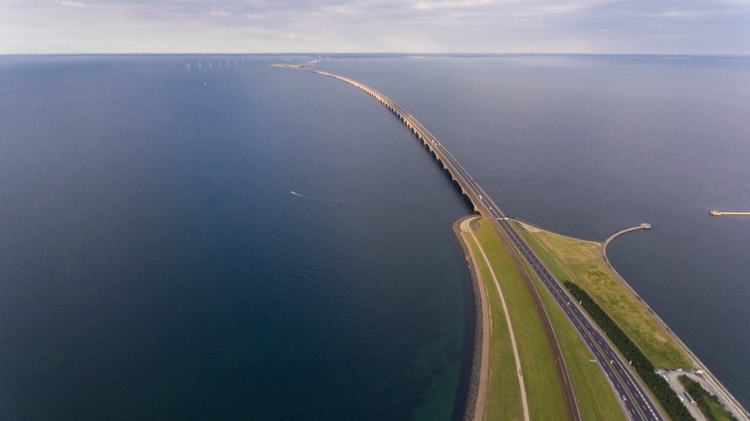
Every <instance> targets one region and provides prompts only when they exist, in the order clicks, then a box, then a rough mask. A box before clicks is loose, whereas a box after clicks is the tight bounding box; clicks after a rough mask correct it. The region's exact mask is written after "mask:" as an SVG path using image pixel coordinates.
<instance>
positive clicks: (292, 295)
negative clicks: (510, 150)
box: [0, 57, 473, 420]
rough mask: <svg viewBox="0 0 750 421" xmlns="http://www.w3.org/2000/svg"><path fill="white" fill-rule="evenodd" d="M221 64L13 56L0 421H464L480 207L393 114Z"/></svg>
mask: <svg viewBox="0 0 750 421" xmlns="http://www.w3.org/2000/svg"><path fill="white" fill-rule="evenodd" d="M221 59H223V60H227V58H226V57H201V58H196V57H187V58H181V57H51V58H47V57H31V58H26V57H22V58H12V57H10V58H3V59H2V64H1V65H0V69H1V70H0V72H1V73H2V74H1V75H0V80H2V81H3V82H2V91H1V93H0V116H2V117H0V121H1V122H2V124H1V125H0V338H1V339H0V418H2V419H4V420H27V419H39V420H52V419H69V420H81V419H159V420H163V419H196V420H197V419H200V420H204V419H238V420H239V419H242V420H247V419H258V420H260V419H267V420H271V419H277V420H287V419H288V420H304V419H309V420H320V419H332V420H333V419H340V420H351V419H372V420H385V419H394V420H395V419H404V420H405V419H423V420H432V419H445V420H449V419H451V418H452V417H453V416H454V412H456V413H457V412H460V410H461V405H460V402H462V401H463V396H462V395H461V388H459V387H458V386H459V384H460V383H465V381H463V382H460V381H459V380H460V378H461V375H462V372H461V370H462V368H463V369H466V368H467V367H466V364H465V360H466V358H467V357H468V356H469V352H470V351H471V350H470V348H469V347H467V346H466V345H465V339H466V338H467V335H468V338H469V339H470V338H471V337H472V332H473V326H472V325H471V324H470V322H472V319H469V318H467V317H466V313H467V312H468V313H469V314H471V312H472V311H473V309H472V307H471V305H472V304H471V302H470V301H469V302H468V304H467V300H468V299H470V295H469V294H470V290H468V288H469V284H468V278H467V272H466V268H465V263H464V261H463V258H462V256H461V252H460V249H459V248H458V246H457V244H456V241H455V238H454V237H453V234H452V232H451V230H450V225H451V223H452V222H453V220H455V219H457V218H459V217H461V216H462V215H465V214H467V213H468V209H467V207H466V205H465V204H464V202H463V201H462V200H461V199H460V197H459V196H458V195H456V194H455V192H454V189H453V187H452V185H451V184H450V182H449V180H447V179H446V177H444V176H442V173H441V172H440V170H439V169H438V168H437V167H436V165H435V164H434V163H433V162H432V161H431V158H430V156H429V155H428V154H427V153H425V152H424V149H422V148H421V147H420V146H419V145H418V143H417V142H416V141H414V140H413V139H412V138H411V137H410V136H409V134H408V132H406V131H405V130H403V127H402V126H401V125H400V123H399V122H398V120H396V119H394V118H392V117H391V116H390V115H388V113H386V112H383V109H382V107H380V106H379V105H378V104H377V103H376V102H375V101H367V100H363V98H362V97H361V95H360V93H359V92H358V91H356V90H354V89H349V88H348V87H347V86H345V85H344V84H333V85H332V84H330V83H329V81H328V80H326V79H324V78H321V77H316V76H315V75H313V74H310V73H302V72H294V71H290V70H282V69H276V68H271V67H269V65H270V64H271V63H273V62H275V61H279V60H281V59H280V58H273V59H269V58H258V57H242V58H239V59H245V65H244V66H243V65H242V64H241V62H240V63H239V64H238V65H236V66H235V64H234V59H235V58H234V57H231V60H232V61H231V63H230V64H231V67H227V64H226V61H224V63H223V65H222V67H221V68H219V67H218V62H219V60H221ZM303 59H304V60H306V59H307V58H295V60H303ZM199 60H201V61H202V64H203V66H206V65H207V62H208V61H209V60H210V61H212V63H213V69H211V71H207V70H206V69H205V67H203V66H202V67H203V69H202V70H203V71H202V72H198V71H196V69H195V68H193V69H192V70H191V71H187V69H186V68H185V64H186V63H187V62H188V61H190V62H191V63H192V64H193V65H194V66H195V65H197V62H198V61H199ZM292 191H294V192H296V193H299V194H292V193H291V192H292ZM464 375H465V373H464ZM457 403H458V405H457Z"/></svg>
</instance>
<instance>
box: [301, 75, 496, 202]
mask: <svg viewBox="0 0 750 421" xmlns="http://www.w3.org/2000/svg"><path fill="white" fill-rule="evenodd" d="M308 72H312V73H317V74H320V75H323V76H328V77H332V78H334V79H338V80H340V81H342V82H346V83H348V84H350V85H352V86H355V87H357V88H359V89H361V90H362V91H364V92H366V93H367V94H368V95H370V96H372V97H373V98H375V99H377V100H378V101H379V102H380V103H381V104H383V105H385V106H386V108H388V109H389V110H390V111H391V112H393V114H395V115H396V117H398V118H399V119H401V121H403V122H404V124H406V127H408V128H409V130H410V131H411V132H412V133H414V135H415V136H416V137H417V138H418V139H419V141H420V142H422V144H423V145H425V146H426V147H427V148H429V150H430V152H431V153H432V154H433V155H434V156H435V159H436V160H437V161H438V163H439V164H440V165H442V167H443V168H444V169H445V170H447V171H448V173H450V175H451V178H452V179H453V181H455V182H456V183H457V184H458V186H459V187H460V188H461V193H463V194H464V195H466V197H468V198H469V200H471V203H472V204H473V205H474V211H476V212H481V210H482V208H481V205H480V203H481V202H482V201H483V199H484V198H487V199H488V200H489V197H488V196H487V194H486V193H485V192H484V190H482V188H481V187H479V184H477V183H476V182H475V181H474V179H473V178H471V176H470V175H469V173H467V172H466V170H464V168H463V167H462V166H461V164H459V163H458V161H456V159H455V158H453V156H452V155H451V154H450V152H448V150H447V149H445V147H444V146H443V145H442V144H441V143H440V142H439V141H438V140H437V138H436V137H435V136H433V135H432V133H430V131H429V130H427V129H426V128H425V127H424V126H423V125H422V123H420V122H419V121H417V119H416V118H414V117H412V115H411V114H409V113H408V112H406V110H404V109H403V108H401V107H400V106H399V105H398V104H396V103H395V102H393V100H391V99H390V98H388V97H387V96H385V95H383V94H381V93H380V92H378V91H376V90H374V89H372V88H370V87H369V86H366V85H363V84H361V83H359V82H357V81H354V80H351V79H347V78H345V77H342V76H338V75H334V74H332V73H326V72H320V71H317V70H308ZM493 204H494V203H493ZM495 209H497V207H495ZM498 210H499V209H498ZM502 216H503V217H505V215H502Z"/></svg>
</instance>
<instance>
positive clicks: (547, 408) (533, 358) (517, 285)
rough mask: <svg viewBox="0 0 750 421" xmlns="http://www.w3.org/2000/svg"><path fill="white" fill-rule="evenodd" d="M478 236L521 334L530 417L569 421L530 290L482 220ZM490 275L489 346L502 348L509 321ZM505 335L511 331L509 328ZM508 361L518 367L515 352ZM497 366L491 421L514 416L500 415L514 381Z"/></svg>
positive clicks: (491, 389) (495, 363)
mask: <svg viewBox="0 0 750 421" xmlns="http://www.w3.org/2000/svg"><path fill="white" fill-rule="evenodd" d="M476 236H477V238H478V240H479V242H480V244H481V246H482V248H483V249H484V250H485V253H486V254H487V258H488V259H489V260H490V264H491V265H492V267H493V270H494V271H495V275H496V276H497V277H498V282H499V284H500V288H502V290H503V294H504V295H505V300H506V303H507V305H508V312H509V314H510V318H511V323H512V324H513V330H514V332H515V335H516V343H517V346H518V352H519V355H520V359H521V367H522V370H523V377H524V382H525V384H526V395H527V400H528V404H529V415H530V416H531V419H543V420H566V419H567V413H566V409H565V402H564V400H563V396H562V390H561V386H560V381H559V379H558V376H557V371H556V369H555V364H554V361H553V359H552V353H551V351H550V349H549V345H548V343H547V338H546V336H545V334H544V330H543V329H542V323H541V321H540V320H539V316H538V315H537V312H536V309H535V308H534V303H533V301H532V299H531V296H530V294H529V291H528V289H527V288H526V286H525V284H524V282H523V279H522V278H521V275H520V274H519V273H518V270H517V268H516V266H515V264H514V263H513V261H512V260H511V257H510V255H509V254H508V252H507V251H506V249H505V247H504V246H503V244H502V242H501V240H500V238H499V237H498V236H497V234H496V233H495V232H494V231H493V230H492V229H491V228H490V227H489V224H488V223H487V222H486V221H484V220H482V226H481V228H480V229H479V230H478V231H477V232H476ZM472 247H475V245H472ZM474 252H475V255H476V253H478V251H477V250H476V249H475V250H474ZM480 256H481V254H480ZM483 276H484V274H483ZM487 276H488V277H487V278H484V283H485V287H486V289H487V293H488V301H489V302H490V308H491V309H492V316H491V317H492V319H493V321H492V329H493V342H492V343H491V345H490V346H491V347H492V348H493V349H495V350H497V349H498V346H499V344H498V343H497V342H495V338H494V332H495V331H496V330H497V329H499V328H500V326H499V325H500V324H501V323H504V322H503V319H502V317H501V318H498V317H497V316H498V313H499V315H500V316H502V313H503V310H502V304H501V303H500V298H499V294H498V292H497V290H496V288H495V285H494V282H493V281H492V278H491V277H490V275H489V274H488V275H487ZM505 331H506V332H507V329H505ZM510 352H512V351H510ZM492 353H494V351H492ZM493 358H494V355H493ZM504 361H505V364H513V366H515V365H514V363H513V358H512V354H511V355H510V357H508V355H507V354H505V355H504ZM498 364H502V362H501V360H491V362H490V369H491V370H492V373H493V378H491V380H490V385H489V392H488V397H487V399H488V403H487V406H486V408H487V412H486V413H487V418H486V419H503V420H504V419H509V418H507V417H506V414H504V413H503V412H501V411H500V409H501V407H502V405H501V402H499V401H497V399H498V398H499V396H498V395H499V394H502V393H506V392H507V390H508V387H510V386H508V385H509V384H511V383H510V382H509V378H507V377H504V378H495V377H494V375H495V372H496V370H498V369H501V367H500V366H499V365H498ZM503 382H505V383H503ZM512 384H514V385H515V386H514V387H516V388H518V381H517V380H516V381H514V382H512ZM588 419H595V418H588Z"/></svg>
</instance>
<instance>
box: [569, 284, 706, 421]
mask: <svg viewBox="0 0 750 421" xmlns="http://www.w3.org/2000/svg"><path fill="white" fill-rule="evenodd" d="M565 288H567V289H568V291H570V293H571V294H573V297H575V298H576V300H578V301H579V302H580V303H581V306H582V307H583V309H584V310H586V312H587V313H588V314H589V315H590V316H591V318H592V319H594V321H595V322H596V324H598V325H599V327H600V328H601V329H602V330H603V331H604V333H605V334H606V335H607V337H609V339H610V340H611V341H612V343H613V344H615V346H616V347H617V349H619V350H620V353H622V355H623V356H624V357H625V359H627V360H629V361H630V364H631V365H632V366H633V367H634V368H635V371H636V372H637V373H638V375H640V376H641V378H642V379H643V381H644V382H645V383H646V386H648V388H649V389H651V391H652V392H653V394H654V396H656V399H658V400H659V403H661V406H662V407H663V408H664V410H665V411H666V412H667V415H669V417H670V418H671V419H672V420H673V421H695V418H694V417H693V416H692V415H691V414H690V412H689V411H688V409H687V408H686V407H685V405H683V404H682V402H680V400H679V398H677V393H675V391H674V390H672V388H671V387H669V383H667V381H666V380H664V378H663V377H661V376H660V375H658V374H656V372H655V369H654V365H653V364H651V361H649V360H648V358H646V356H645V355H644V354H643V351H641V349H640V348H638V347H637V346H636V345H635V343H633V341H632V340H630V338H629V337H628V335H626V334H625V332H623V331H622V329H620V326H618V325H617V323H615V321H614V320H612V318H610V317H609V315H608V314H607V313H606V312H605V311H604V310H602V308H601V307H599V304H597V303H596V302H595V301H594V300H593V299H592V298H591V297H590V296H589V294H588V293H586V291H584V290H582V289H581V288H580V287H579V286H578V285H576V284H574V283H572V282H570V281H565Z"/></svg>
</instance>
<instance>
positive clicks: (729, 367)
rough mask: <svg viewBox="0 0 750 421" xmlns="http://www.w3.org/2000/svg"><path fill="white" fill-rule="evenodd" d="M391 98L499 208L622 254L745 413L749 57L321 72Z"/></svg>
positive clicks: (748, 389) (397, 63)
mask: <svg viewBox="0 0 750 421" xmlns="http://www.w3.org/2000/svg"><path fill="white" fill-rule="evenodd" d="M321 68H324V69H327V70H330V71H332V72H334V73H341V74H343V75H345V76H347V77H351V78H354V79H355V80H358V81H361V82H362V83H365V84H368V85H370V86H373V87H375V88H376V89H378V90H380V91H381V92H384V93H386V94H387V95H388V96H389V97H390V98H392V99H394V100H395V101H396V102H398V103H399V104H400V105H401V106H403V107H404V108H406V109H407V110H409V112H410V113H411V114H412V115H414V116H415V117H416V118H417V119H419V120H420V122H422V123H423V124H424V125H425V126H426V127H428V128H429V130H430V131H431V132H432V133H433V134H435V135H436V136H437V137H438V138H439V139H440V140H441V141H442V142H443V143H444V144H445V145H446V146H447V147H448V148H449V149H450V150H451V152H452V153H453V154H454V156H456V157H457V158H458V159H459V161H460V162H462V164H463V165H464V167H466V169H467V170H468V171H469V172H470V173H471V174H472V175H473V176H474V178H475V179H477V181H479V183H480V184H481V185H482V186H483V187H484V189H485V190H486V191H487V192H488V193H489V194H490V195H491V196H492V198H493V199H494V200H495V201H496V202H497V203H498V205H499V206H501V208H502V209H503V210H504V211H505V212H506V213H508V214H509V215H512V216H515V217H519V218H522V219H525V220H528V221H530V222H533V223H535V224H538V225H540V226H542V227H545V228H548V229H552V230H555V231H557V232H561V233H563V234H567V235H572V236H576V237H581V238H587V239H596V240H603V239H605V238H606V237H607V236H609V235H610V234H612V233H614V232H615V231H618V230H620V229H622V228H626V227H630V226H635V225H638V224H640V223H642V222H649V223H651V224H652V225H653V228H652V229H651V230H650V231H648V232H646V231H639V232H636V233H633V234H628V235H627V236H624V237H621V238H619V239H617V240H616V241H614V242H613V243H612V244H611V245H610V248H609V256H610V258H611V260H612V262H613V265H614V266H615V267H616V269H617V270H618V271H619V272H620V273H621V274H622V275H623V276H624V278H625V279H626V280H627V281H628V282H629V283H630V284H631V285H632V286H633V287H634V288H635V290H636V291H638V293H639V294H640V295H641V296H642V297H643V298H644V300H645V301H646V302H648V304H649V305H650V306H651V307H652V308H653V309H654V310H655V311H656V312H657V313H658V314H659V316H661V317H662V319H664V320H665V322H666V323H667V324H668V325H669V326H670V327H671V328H672V329H673V330H674V331H675V332H676V333H677V334H678V335H679V336H680V338H681V339H682V340H683V341H684V342H685V343H686V344H687V345H688V346H689V347H690V348H691V349H692V350H693V351H694V352H695V353H696V354H697V355H698V357H699V358H700V359H701V360H702V361H703V362H704V363H705V364H706V365H707V366H708V367H709V368H710V369H711V370H712V372H713V373H714V374H715V375H717V376H718V378H719V379H720V380H721V381H722V382H723V383H724V384H725V385H726V386H727V387H728V388H729V389H730V390H731V391H732V392H733V394H735V396H736V397H737V398H738V399H739V400H740V401H741V402H742V403H743V404H744V406H745V407H748V406H750V357H748V356H749V355H750V322H749V321H750V218H747V217H720V218H716V217H713V218H712V217H710V216H709V211H710V210H712V209H717V210H730V209H732V210H742V211H750V118H748V116H750V59H748V58H706V57H704V58H694V57H638V56H633V57H616V56H603V57H565V56H559V57H550V56H541V57H528V56H527V57H523V56H521V57H501V58H481V59H479V58H474V59H466V58H444V59H437V58H431V59H408V60H407V59H401V60H397V59H381V60H369V61H368V60H358V61H355V60H349V61H331V62H326V63H323V65H322V66H321Z"/></svg>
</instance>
